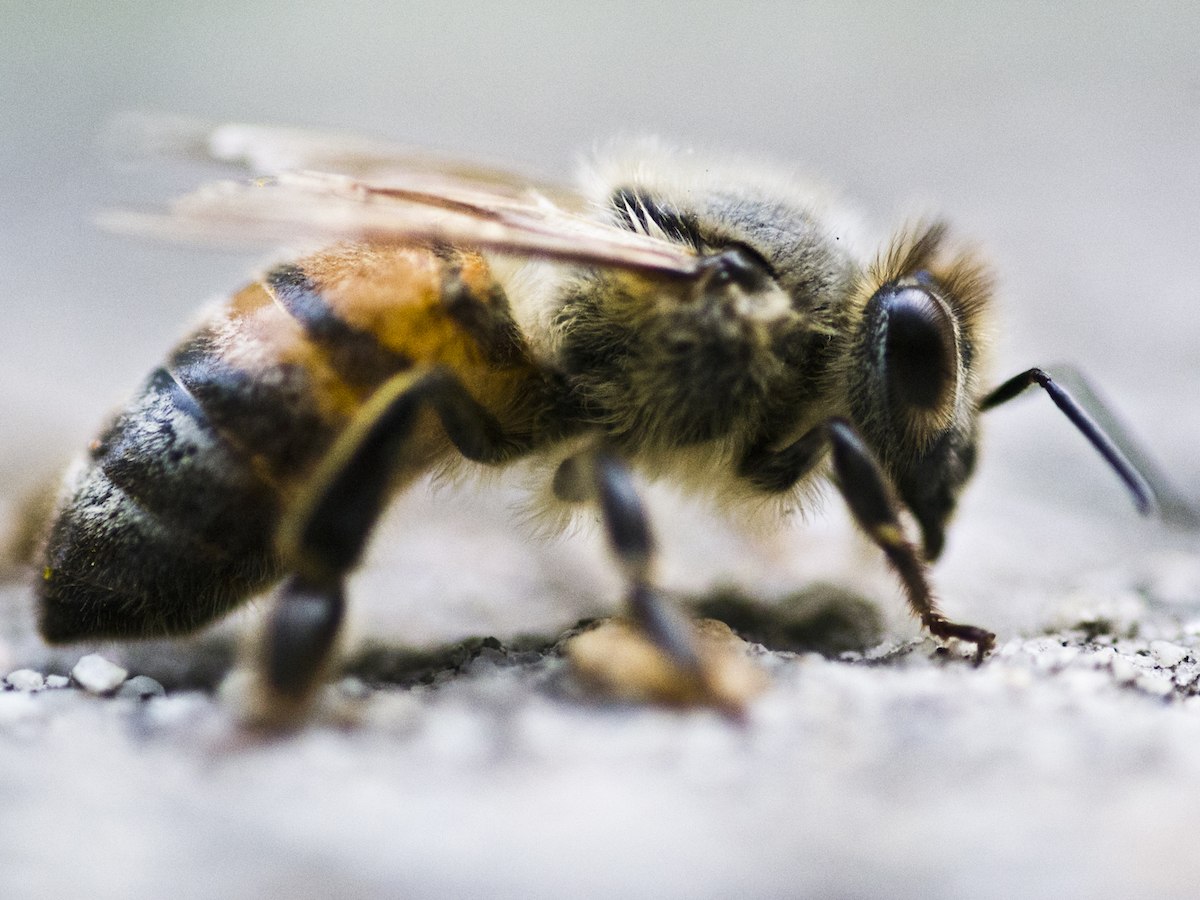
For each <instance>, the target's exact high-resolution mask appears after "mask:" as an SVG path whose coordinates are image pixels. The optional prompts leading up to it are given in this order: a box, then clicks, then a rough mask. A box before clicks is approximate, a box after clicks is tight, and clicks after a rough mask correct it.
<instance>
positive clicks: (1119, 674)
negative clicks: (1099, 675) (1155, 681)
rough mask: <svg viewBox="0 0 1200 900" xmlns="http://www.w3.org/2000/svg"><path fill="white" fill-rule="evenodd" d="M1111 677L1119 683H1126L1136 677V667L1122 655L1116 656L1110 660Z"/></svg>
mask: <svg viewBox="0 0 1200 900" xmlns="http://www.w3.org/2000/svg"><path fill="white" fill-rule="evenodd" d="M1112 674H1113V678H1114V679H1115V680H1116V681H1118V682H1119V683H1121V684H1128V683H1129V682H1131V681H1133V679H1135V678H1136V677H1137V674H1138V669H1137V666H1135V665H1134V664H1133V663H1131V662H1130V661H1129V660H1128V659H1126V658H1125V657H1123V656H1117V657H1115V658H1114V659H1113V661H1112Z"/></svg>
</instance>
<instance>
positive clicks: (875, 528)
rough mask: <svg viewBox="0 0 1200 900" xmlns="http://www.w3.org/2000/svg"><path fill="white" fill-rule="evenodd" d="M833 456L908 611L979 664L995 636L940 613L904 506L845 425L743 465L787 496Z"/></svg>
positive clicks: (752, 456)
mask: <svg viewBox="0 0 1200 900" xmlns="http://www.w3.org/2000/svg"><path fill="white" fill-rule="evenodd" d="M830 448H832V450H833V469H834V473H835V474H836V476H837V479H836V480H837V487H838V490H839V491H840V492H841V494H842V497H843V499H845V501H846V505H847V506H848V507H849V508H850V513H851V515H853V516H854V520H855V522H857V523H858V526H859V527H860V528H861V529H862V530H863V531H864V532H866V534H867V536H868V537H869V538H870V539H871V541H872V542H873V543H874V544H875V545H876V546H877V547H879V548H880V549H881V550H882V551H883V552H884V555H885V556H886V557H887V560H888V563H889V564H890V565H891V567H892V570H893V571H894V572H895V573H896V575H897V576H899V578H900V582H901V584H902V585H903V586H904V592H905V595H906V597H907V599H908V605H909V607H910V608H911V609H912V611H913V612H914V613H915V614H916V615H917V617H918V618H919V619H920V620H921V624H922V625H923V626H924V627H925V629H926V630H927V631H928V632H929V633H930V634H932V635H933V636H934V637H936V638H940V639H942V640H948V639H950V638H957V639H959V640H962V641H966V642H967V643H971V644H974V645H975V659H976V662H978V661H979V660H982V659H983V656H984V654H985V653H987V652H988V651H989V650H990V649H991V648H992V647H993V646H994V644H995V642H996V636H995V635H994V634H992V632H990V631H987V630H985V629H983V628H977V627H976V626H974V625H963V624H960V623H958V622H952V621H951V620H949V619H947V618H946V616H945V615H944V614H943V613H942V611H941V610H940V609H939V607H938V604H937V600H936V598H935V597H934V594H933V589H932V587H931V586H930V584H929V579H928V577H927V575H926V570H927V564H926V562H925V559H924V557H923V556H922V555H921V552H920V551H919V550H918V549H917V547H916V546H915V545H914V544H913V543H912V541H910V540H909V539H908V538H907V537H906V536H905V533H904V526H903V525H902V524H901V522H900V517H899V509H900V505H899V502H898V501H897V500H896V498H895V497H894V496H893V492H892V491H891V489H890V488H889V486H888V482H887V476H886V475H884V473H883V470H882V469H881V468H880V465H879V462H878V460H876V458H875V455H874V454H873V453H872V452H871V451H870V449H868V447H867V445H866V444H865V443H863V441H862V439H861V438H860V437H859V435H858V433H857V432H856V431H855V430H854V428H853V427H852V426H851V425H850V423H849V422H847V421H845V420H844V419H837V418H835V419H830V420H829V421H827V422H824V423H823V424H821V425H818V426H817V427H816V428H813V429H812V430H811V431H809V432H807V433H806V434H804V435H802V436H801V437H800V438H799V439H798V440H796V441H795V442H794V443H793V444H791V445H790V446H788V447H785V448H783V449H782V450H778V451H770V450H765V449H761V448H756V449H754V450H752V451H751V452H750V453H749V454H747V456H746V458H745V459H744V460H743V463H742V469H741V472H742V475H743V476H745V477H747V478H749V479H750V480H751V481H752V482H753V483H755V484H756V485H757V486H758V487H760V488H762V489H764V490H769V491H782V490H786V489H788V488H789V487H791V486H792V485H793V484H795V483H796V481H798V480H799V479H800V478H801V477H802V476H803V475H805V474H806V473H807V472H809V471H810V470H811V469H812V468H813V467H814V466H816V464H817V463H818V462H820V460H821V458H822V457H823V456H824V455H825V452H826V451H827V450H828V449H830Z"/></svg>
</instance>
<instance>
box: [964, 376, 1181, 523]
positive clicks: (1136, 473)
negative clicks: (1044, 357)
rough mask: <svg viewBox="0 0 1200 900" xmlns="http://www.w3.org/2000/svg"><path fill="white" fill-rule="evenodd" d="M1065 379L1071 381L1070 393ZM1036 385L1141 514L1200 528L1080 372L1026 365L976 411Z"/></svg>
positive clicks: (1159, 471) (1174, 492)
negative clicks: (1121, 485) (1099, 458)
mask: <svg viewBox="0 0 1200 900" xmlns="http://www.w3.org/2000/svg"><path fill="white" fill-rule="evenodd" d="M1064 382H1067V383H1069V384H1070V385H1071V388H1072V390H1071V391H1068V390H1067V388H1066V387H1065V386H1064V384H1063V383H1064ZM1034 385H1037V386H1039V387H1041V388H1042V389H1043V390H1045V392H1046V393H1047V394H1049V395H1050V399H1051V400H1053V401H1054V405H1055V406H1057V407H1058V408H1059V409H1060V410H1061V411H1062V413H1063V415H1065V416H1066V417H1067V418H1068V419H1070V420H1071V423H1072V424H1073V425H1074V426H1075V427H1076V428H1078V429H1079V431H1080V433H1082V434H1083V436H1084V437H1085V438H1087V439H1088V441H1089V442H1090V443H1091V445H1092V446H1093V447H1095V448H1096V450H1097V451H1098V452H1099V453H1100V455H1101V456H1103V457H1104V459H1105V461H1106V462H1107V463H1108V464H1109V466H1111V467H1112V469H1113V471H1115V472H1116V473H1117V476H1118V477H1119V478H1120V479H1121V480H1122V481H1123V482H1124V483H1125V486H1126V487H1127V488H1128V489H1129V492H1130V493H1131V494H1133V501H1134V504H1135V505H1136V506H1137V509H1138V512H1139V513H1141V514H1142V515H1143V516H1149V515H1151V514H1153V513H1155V512H1157V513H1158V514H1159V516H1160V517H1161V518H1162V519H1163V520H1164V521H1167V522H1171V523H1172V524H1176V525H1183V526H1186V527H1189V528H1197V527H1200V511H1198V510H1197V509H1196V508H1195V507H1194V506H1193V505H1192V504H1191V503H1189V502H1188V501H1187V500H1186V499H1185V498H1184V497H1183V496H1182V495H1180V494H1179V493H1178V492H1177V491H1176V490H1175V489H1174V488H1173V487H1172V485H1171V482H1170V479H1168V478H1167V477H1166V475H1165V474H1164V473H1163V471H1162V469H1161V468H1160V467H1159V466H1158V465H1157V464H1156V463H1155V462H1154V460H1153V459H1151V457H1150V455H1149V454H1148V453H1147V452H1146V450H1145V449H1143V448H1142V447H1141V446H1139V444H1138V442H1137V441H1136V440H1135V439H1134V438H1133V436H1132V435H1131V434H1130V432H1129V430H1128V429H1127V428H1125V426H1124V425H1122V424H1121V422H1120V420H1119V419H1118V418H1117V417H1116V415H1115V414H1114V413H1113V411H1112V408H1111V406H1110V405H1109V404H1108V403H1106V402H1105V401H1104V400H1103V399H1102V398H1101V397H1100V395H1099V394H1097V393H1096V391H1095V390H1094V389H1093V388H1092V386H1091V385H1090V384H1089V383H1088V381H1087V379H1086V378H1085V377H1084V376H1083V374H1082V373H1080V372H1079V371H1078V370H1076V369H1073V368H1070V367H1065V366H1064V367H1056V368H1055V377H1051V376H1050V374H1049V373H1048V372H1047V371H1046V370H1045V369H1040V368H1032V369H1028V370H1027V371H1024V372H1022V373H1020V374H1019V375H1016V376H1014V377H1012V378H1010V379H1008V381H1006V382H1004V383H1003V384H1001V385H1000V386H999V387H997V388H995V389H994V390H993V391H991V392H990V393H989V394H987V395H986V396H985V397H984V398H983V400H982V401H980V404H979V411H980V412H986V411H987V410H989V409H993V408H995V407H997V406H1000V405H1001V404H1003V403H1007V402H1008V401H1009V400H1012V399H1014V398H1015V397H1018V396H1019V395H1021V394H1022V393H1024V392H1025V390H1026V389H1027V388H1030V387H1033V386H1034Z"/></svg>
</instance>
